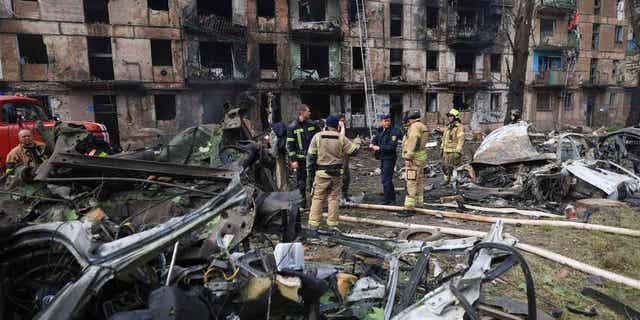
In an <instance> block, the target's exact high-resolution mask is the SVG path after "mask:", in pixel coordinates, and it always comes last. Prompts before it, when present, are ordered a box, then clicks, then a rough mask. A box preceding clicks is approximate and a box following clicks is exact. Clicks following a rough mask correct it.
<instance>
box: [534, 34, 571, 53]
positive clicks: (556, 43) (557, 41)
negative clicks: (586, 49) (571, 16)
mask: <svg viewBox="0 0 640 320" xmlns="http://www.w3.org/2000/svg"><path fill="white" fill-rule="evenodd" d="M537 47H549V48H551V47H553V48H559V49H560V48H565V49H578V48H579V47H580V39H578V37H577V36H575V35H574V34H573V33H570V34H569V35H567V36H566V37H565V38H558V37H554V35H553V34H551V35H542V34H541V35H540V41H539V42H538V44H537Z"/></svg>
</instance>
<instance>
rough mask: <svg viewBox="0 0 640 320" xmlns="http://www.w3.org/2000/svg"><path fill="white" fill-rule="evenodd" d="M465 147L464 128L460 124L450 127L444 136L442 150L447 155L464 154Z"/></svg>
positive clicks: (456, 123) (455, 123)
mask: <svg viewBox="0 0 640 320" xmlns="http://www.w3.org/2000/svg"><path fill="white" fill-rule="evenodd" d="M462 146H464V126H463V125H462V124H461V123H459V122H454V123H453V125H451V124H450V125H448V126H447V128H446V129H445V130H444V134H443V135H442V143H441V148H442V151H444V152H446V153H450V152H458V153H459V152H462Z"/></svg>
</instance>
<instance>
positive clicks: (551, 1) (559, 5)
mask: <svg viewBox="0 0 640 320" xmlns="http://www.w3.org/2000/svg"><path fill="white" fill-rule="evenodd" d="M538 1H539V5H538V13H539V14H541V15H565V14H567V13H571V12H573V11H575V10H576V0H538Z"/></svg>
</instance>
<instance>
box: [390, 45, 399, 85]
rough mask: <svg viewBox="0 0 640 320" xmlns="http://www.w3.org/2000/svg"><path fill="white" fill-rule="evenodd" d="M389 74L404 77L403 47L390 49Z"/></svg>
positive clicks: (393, 76) (394, 76)
mask: <svg viewBox="0 0 640 320" xmlns="http://www.w3.org/2000/svg"><path fill="white" fill-rule="evenodd" d="M389 76H390V77H391V79H393V78H400V77H402V49H389Z"/></svg>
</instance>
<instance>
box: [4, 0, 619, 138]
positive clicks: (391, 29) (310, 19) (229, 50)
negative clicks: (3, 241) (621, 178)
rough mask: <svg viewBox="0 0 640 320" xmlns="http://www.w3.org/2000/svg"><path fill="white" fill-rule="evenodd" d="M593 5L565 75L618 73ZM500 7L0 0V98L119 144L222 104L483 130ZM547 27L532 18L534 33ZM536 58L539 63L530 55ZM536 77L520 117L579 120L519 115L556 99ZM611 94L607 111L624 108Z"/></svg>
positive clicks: (262, 118) (407, 2) (352, 123)
mask: <svg viewBox="0 0 640 320" xmlns="http://www.w3.org/2000/svg"><path fill="white" fill-rule="evenodd" d="M593 1H594V0H582V1H581V2H584V4H582V5H581V6H582V7H584V9H585V10H587V9H588V8H591V9H589V10H591V11H593V10H594V9H593V8H592V7H593V6H591V4H587V3H586V2H593ZM599 1H601V2H608V1H614V2H615V1H616V0H599ZM600 6H601V8H602V18H601V20H602V22H601V29H600V30H601V34H602V36H601V39H602V40H600V45H601V47H600V51H599V52H597V55H595V54H596V53H592V52H590V53H588V54H582V53H581V54H580V55H579V58H578V59H577V61H578V62H579V63H577V64H576V65H577V66H578V69H576V70H577V71H584V72H587V73H588V71H589V68H590V67H589V63H588V61H590V60H594V59H596V60H597V62H598V70H600V69H602V70H605V69H606V68H609V69H611V66H610V65H611V64H612V63H613V61H616V60H617V61H618V62H619V64H621V65H624V63H625V50H623V49H624V48H621V50H622V51H620V52H608V51H605V50H608V49H606V48H609V44H605V40H607V41H608V39H609V38H607V36H606V33H607V32H609V31H608V30H609V29H612V30H613V27H612V26H613V25H624V26H625V27H624V30H623V35H622V36H623V39H624V37H626V35H627V32H628V28H627V27H626V20H624V19H623V21H624V22H618V21H617V20H616V14H615V13H613V16H612V17H611V18H608V16H607V15H610V14H612V13H611V12H609V10H610V9H608V7H611V6H608V5H607V4H606V3H602V4H601V5H600ZM512 7H513V3H512V0H403V1H400V0H397V1H396V0H377V1H376V0H216V1H211V0H138V1H127V0H91V1H89V0H37V1H34V0H0V92H2V93H3V94H7V93H9V94H11V93H17V92H20V93H23V94H25V95H29V96H36V97H39V98H41V100H42V101H43V102H45V104H46V107H47V108H48V110H50V112H51V113H52V114H53V115H56V116H58V117H59V118H60V119H62V120H90V121H97V122H101V123H103V124H105V125H106V126H107V127H108V129H109V130H110V132H111V135H112V138H113V139H112V140H114V142H115V143H119V144H120V145H121V146H122V147H123V148H125V149H126V148H136V147H139V146H142V145H143V144H145V143H149V142H150V141H154V140H153V139H155V138H156V137H157V135H158V134H159V133H162V134H172V133H175V132H177V131H178V130H181V129H184V128H186V127H189V126H192V125H197V124H202V123H215V122H219V121H221V120H222V117H223V114H224V112H223V111H224V108H225V105H226V104H227V103H229V104H230V105H233V106H241V107H244V109H245V110H246V113H247V116H248V117H249V118H250V119H252V120H254V124H255V125H256V127H257V129H258V130H259V129H261V128H265V127H266V126H268V123H269V120H273V121H285V122H288V121H291V120H292V119H293V118H294V117H295V110H296V108H297V106H298V105H299V104H300V103H306V104H309V105H310V106H311V107H312V109H313V117H314V118H316V119H320V118H323V117H326V116H327V115H328V114H330V113H344V114H346V116H347V120H348V126H349V127H350V128H352V129H353V130H364V129H366V128H367V127H368V126H369V125H372V124H374V123H375V120H376V118H377V116H379V115H380V114H382V113H390V114H391V115H392V116H393V119H394V124H395V125H398V126H399V125H400V119H401V113H402V111H403V110H407V109H409V108H420V109H422V110H423V111H424V112H425V113H426V116H425V118H424V121H425V122H426V123H427V124H429V125H432V126H436V125H441V124H443V123H444V121H445V114H446V113H447V111H448V110H449V109H450V108H451V107H453V106H455V107H457V108H459V109H461V111H462V114H463V122H464V123H465V124H469V125H470V126H471V128H472V129H474V130H484V129H490V128H495V127H497V126H500V125H501V123H502V121H503V118H504V116H505V105H506V101H507V88H508V78H507V75H508V70H509V65H510V61H511V56H510V53H509V52H510V48H509V46H508V39H507V38H506V37H505V35H506V34H508V32H505V30H502V29H501V28H503V27H504V23H503V21H504V12H505V10H506V11H508V10H511V9H512ZM587 7H588V8H587ZM552 11H553V10H552ZM572 14H573V13H572V11H570V10H567V12H564V11H562V10H561V12H555V11H554V12H553V13H552V14H550V16H552V17H554V18H555V19H556V20H557V22H556V23H555V24H554V30H555V31H557V32H559V33H561V32H562V28H564V25H563V23H564V24H566V23H567V21H569V19H570V17H571V16H572ZM546 16H547V14H546V13H543V12H539V14H537V15H536V22H538V21H539V17H546ZM592 16H594V15H590V13H586V12H585V14H584V15H583V17H585V19H586V18H587V17H588V19H589V20H585V22H584V23H583V22H582V20H581V22H580V28H581V30H582V32H583V37H582V39H581V42H580V43H581V44H580V46H581V47H580V49H581V50H587V51H588V50H589V49H591V42H590V41H589V40H590V38H591V35H590V34H589V35H588V36H587V31H585V29H588V28H591V21H593V20H594V19H595V18H591V17H592ZM586 21H589V22H588V23H587V22H586ZM583 24H585V25H584V26H583ZM587 24H588V25H589V27H587ZM545 30H546V29H545ZM590 30H591V29H589V31H590ZM616 30H617V29H616ZM616 32H617V31H616ZM535 33H536V34H537V32H535ZM552 38H553V37H552ZM587 38H589V39H587ZM541 45H543V44H541V43H539V41H538V42H536V48H533V49H536V50H537V49H538V48H537V47H538V46H541ZM544 45H546V43H545V44H544ZM618 47H619V46H614V48H613V49H617V48H618ZM625 48H626V47H625ZM539 49H540V50H542V49H545V50H546V48H539ZM613 49H612V50H613ZM545 50H543V51H544V52H549V50H546V51H545ZM563 50H564V49H558V50H556V51H554V52H557V51H560V52H561V53H562V52H564V51H563ZM543 51H540V52H543ZM614 51H615V50H614ZM532 52H534V51H533V50H532ZM594 52H595V51H594ZM594 55H595V56H594ZM534 56H535V57H537V58H534ZM542 56H545V57H548V56H550V55H545V54H538V55H535V53H534V54H533V55H532V56H531V59H532V61H537V60H536V59H538V58H539V57H542ZM592 57H593V58H592ZM543 60H544V59H543ZM563 61H564V60H563ZM585 63H586V67H585ZM531 64H532V66H533V65H534V63H533V62H532V63H531ZM535 65H538V64H535ZM547 65H549V64H547ZM545 66H546V65H545ZM534 68H535V66H534ZM545 68H547V67H540V68H538V69H535V70H534V69H532V68H529V69H530V72H529V76H528V79H527V83H528V87H527V95H526V101H527V104H528V105H527V106H525V109H526V112H525V115H526V117H527V119H531V120H534V121H536V122H541V123H554V121H558V120H560V121H565V120H566V121H573V122H572V123H574V122H575V123H580V122H582V123H584V122H585V121H586V120H585V119H586V117H585V116H583V115H582V113H581V112H582V111H581V110H582V109H584V108H583V107H582V105H584V104H585V103H584V102H583V100H584V97H583V95H582V94H578V93H576V94H574V95H573V96H572V97H573V100H572V101H573V104H574V105H575V106H574V107H573V109H572V110H573V111H571V112H567V111H565V110H564V109H562V112H558V110H559V109H558V106H559V103H560V102H558V104H555V102H553V103H552V102H549V103H548V104H547V106H543V107H546V108H550V110H551V111H549V110H543V108H542V107H540V108H539V107H532V106H537V105H541V104H544V103H543V102H544V101H545V100H544V99H546V97H549V98H548V100H549V101H551V100H553V101H556V100H558V101H560V100H561V99H565V98H560V97H559V96H558V95H562V97H566V96H567V95H566V94H564V93H563V92H565V91H566V90H563V89H559V88H558V86H555V85H551V86H549V85H547V83H545V82H544V79H548V78H549V77H552V78H553V76H545V74H549V72H546V71H545V70H546V69H545ZM585 68H586V69H585ZM554 71H555V70H554ZM545 77H547V78H545ZM569 78H570V77H567V79H569ZM597 78H598V79H602V76H598V77H597ZM539 79H543V80H539ZM609 79H613V76H610V77H609ZM540 81H543V82H542V83H540ZM567 84H568V85H573V84H572V82H567ZM576 86H577V87H576V88H578V89H579V90H583V87H581V86H584V85H583V84H576ZM607 88H608V87H607ZM585 90H586V89H585ZM603 90H604V92H608V91H607V90H609V89H606V88H605V89H603V86H602V85H600V82H596V83H594V82H591V86H590V87H589V88H588V90H587V91H589V92H594V98H593V99H592V100H593V101H594V102H593V103H592V104H591V105H593V110H596V111H597V110H599V109H598V108H600V106H601V104H600V102H602V101H604V100H607V99H611V98H610V97H609V96H607V97H605V95H604V94H603ZM616 90H618V91H620V93H619V94H616V95H615V98H616V100H615V101H616V103H620V104H623V103H626V104H627V105H628V104H629V103H630V98H629V96H628V95H626V94H624V93H623V92H622V91H624V90H622V91H621V90H620V89H619V88H617V89H616ZM365 93H366V94H365ZM603 99H604V100H603ZM620 110H622V109H620ZM621 112H622V111H621ZM592 118H593V119H594V120H590V121H596V120H597V119H598V113H597V112H595V111H594V116H593V117H592ZM611 121H613V120H611ZM149 128H151V129H152V130H151V129H149ZM158 129H159V130H158Z"/></svg>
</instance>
